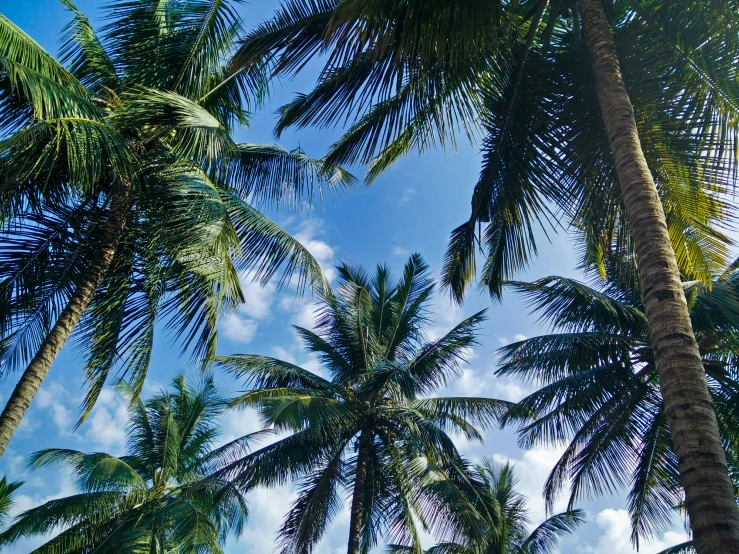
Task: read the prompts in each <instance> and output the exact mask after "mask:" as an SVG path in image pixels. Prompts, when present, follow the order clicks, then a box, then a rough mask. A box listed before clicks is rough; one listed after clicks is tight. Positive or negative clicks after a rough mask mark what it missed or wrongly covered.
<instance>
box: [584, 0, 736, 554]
mask: <svg viewBox="0 0 739 554" xmlns="http://www.w3.org/2000/svg"><path fill="white" fill-rule="evenodd" d="M578 8H579V12H580V19H581V21H582V24H583V29H584V36H585V42H586V44H587V47H588V51H589V53H590V59H591V63H592V67H593V74H594V79H595V87H596V92H597V94H598V101H599V103H600V108H601V112H602V115H603V120H604V122H605V126H606V130H607V132H608V137H609V140H610V143H611V149H612V151H613V155H614V158H615V161H616V167H617V170H618V177H619V181H620V184H621V194H622V197H623V203H624V206H625V208H626V214H627V216H628V218H629V223H630V224H631V229H632V234H633V240H634V245H635V249H636V259H637V265H638V269H639V276H640V278H641V283H642V294H643V301H644V307H645V310H646V315H647V319H648V322H649V332H650V335H651V340H652V348H653V349H654V356H655V360H656V365H657V373H658V375H659V382H660V389H661V391H662V397H663V400H664V410H665V414H666V416H667V421H668V424H669V427H670V433H671V435H672V442H673V447H674V449H675V453H676V455H677V460H678V470H679V472H680V479H681V481H682V484H683V487H684V489H685V498H686V506H687V510H688V515H689V517H690V523H691V527H692V530H693V539H694V543H695V548H696V550H697V551H698V553H699V554H709V553H710V554H717V553H719V552H721V553H722V554H730V553H739V510H738V509H737V505H736V502H735V498H734V490H733V487H732V484H731V480H730V479H729V474H728V470H727V465H726V456H725V454H724V450H723V447H722V445H721V440H720V437H719V430H718V424H717V422H716V414H715V411H714V408H713V403H712V401H711V397H710V395H709V392H708V384H707V381H706V376H705V372H704V370H703V365H702V363H701V358H700V354H699V351H698V345H697V343H696V341H695V335H694V334H693V329H692V326H691V324H690V316H689V313H688V307H687V303H686V301H685V295H684V293H683V289H682V285H681V282H680V273H679V271H678V267H677V263H676V261H675V252H674V250H673V249H672V245H671V243H670V237H669V235H668V233H667V224H666V221H665V214H664V210H663V209H662V204H661V202H660V199H659V196H658V195H657V190H656V187H655V184H654V180H653V179H652V175H651V173H650V171H649V168H648V166H647V162H646V159H645V158H644V153H643V151H642V148H641V143H640V141H639V136H638V133H637V128H636V119H635V117H634V109H633V106H632V105H631V100H630V98H629V95H628V92H627V90H626V86H625V84H624V81H623V78H622V76H621V69H620V66H619V60H618V54H617V52H616V47H615V44H614V41H613V36H612V34H611V29H610V26H609V24H608V20H607V19H606V16H605V12H604V10H603V5H602V3H601V0H578Z"/></svg>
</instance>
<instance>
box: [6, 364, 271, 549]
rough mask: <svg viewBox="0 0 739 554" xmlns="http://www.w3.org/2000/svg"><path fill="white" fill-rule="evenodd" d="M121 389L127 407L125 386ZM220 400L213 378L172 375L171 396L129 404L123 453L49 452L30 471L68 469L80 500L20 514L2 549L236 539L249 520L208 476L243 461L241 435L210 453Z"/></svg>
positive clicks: (210, 544) (229, 491) (222, 484)
mask: <svg viewBox="0 0 739 554" xmlns="http://www.w3.org/2000/svg"><path fill="white" fill-rule="evenodd" d="M120 391H121V393H122V394H123V395H124V397H125V398H126V400H129V401H130V400H131V396H132V393H133V391H132V390H131V388H130V387H128V386H126V385H121V386H120ZM226 405H227V403H226V398H225V397H224V396H223V395H222V394H221V392H220V391H219V390H218V389H217V388H216V386H215V385H214V383H213V379H212V377H207V378H204V379H203V380H202V382H201V383H199V384H198V385H196V386H195V385H188V384H186V382H185V379H184V377H182V376H179V377H176V378H175V379H174V381H173V383H172V389H171V391H161V392H160V393H159V394H157V395H155V396H153V397H151V398H150V399H149V400H147V401H146V402H144V401H142V400H135V401H131V404H130V406H129V409H128V411H129V420H130V424H129V428H128V432H127V435H128V440H127V445H126V454H125V455H124V456H120V457H117V456H112V455H110V454H105V453H102V452H94V453H83V452H78V451H74V450H65V449H49V450H42V451H40V452H36V453H35V454H33V455H32V456H31V458H30V461H29V463H30V465H31V467H32V468H34V469H37V468H40V467H52V468H66V469H68V470H70V471H71V472H72V475H73V476H74V478H75V483H76V486H77V488H78V489H79V493H78V494H75V495H73V496H68V497H66V498H60V499H57V500H51V501H49V502H47V503H45V504H43V505H41V506H38V507H36V508H32V509H30V510H27V511H26V512H23V513H22V514H20V515H19V516H18V517H17V518H16V520H15V521H14V523H13V524H12V525H11V526H10V527H9V528H8V529H6V530H5V531H4V532H3V533H2V534H0V544H6V545H7V544H12V543H13V542H15V541H17V540H19V539H21V538H24V537H31V536H38V535H44V534H48V533H55V536H54V537H53V538H51V539H50V540H48V541H47V542H46V543H45V544H44V545H42V546H40V547H39V548H38V549H37V550H35V551H34V552H37V553H39V554H41V553H49V554H52V553H54V554H61V553H65V552H67V553H70V554H71V553H78V552H93V551H95V552H113V551H115V552H147V553H152V554H154V553H161V554H165V553H167V554H168V553H171V552H173V553H182V554H185V553H191V552H204V553H214V554H215V553H218V554H220V553H221V552H222V551H221V546H222V545H223V543H224V541H225V540H226V538H227V537H228V536H230V535H237V536H238V535H239V534H240V533H241V530H242V529H243V526H244V523H245V521H246V517H247V515H248V512H247V505H246V501H245V499H244V497H243V495H242V493H241V492H239V490H238V489H237V488H236V487H234V486H233V485H232V484H230V483H228V482H226V481H223V480H219V479H216V478H212V477H211V478H209V479H207V480H204V479H205V478H206V477H210V475H211V474H212V473H213V472H214V471H216V470H218V469H220V468H221V467H222V466H224V465H225V464H226V463H227V461H228V460H231V459H233V458H232V457H233V456H236V455H243V454H244V453H245V452H246V450H247V446H248V443H250V442H251V441H252V440H253V439H256V438H258V437H255V436H247V437H243V438H241V439H238V440H237V441H234V442H231V443H227V444H225V445H223V446H220V447H218V448H215V441H216V439H217V438H218V435H219V427H220V419H219V416H220V414H221V413H222V412H223V411H224V409H225V408H226Z"/></svg>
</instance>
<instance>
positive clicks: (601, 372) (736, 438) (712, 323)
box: [498, 266, 739, 547]
mask: <svg viewBox="0 0 739 554" xmlns="http://www.w3.org/2000/svg"><path fill="white" fill-rule="evenodd" d="M630 281H634V280H633V279H629V278H624V279H617V278H613V279H611V281H609V283H608V284H607V285H606V286H605V287H599V288H592V287H589V286H587V285H584V284H582V283H579V282H577V281H573V280H571V279H565V278H562V277H548V278H545V279H542V280H540V281H537V282H535V283H531V284H525V283H516V284H515V285H514V286H515V288H516V289H517V290H518V291H519V292H520V293H522V294H523V295H524V296H525V297H526V298H527V299H528V300H529V302H530V305H531V306H533V308H534V310H535V311H536V312H538V313H539V314H540V315H541V316H542V317H543V318H544V319H547V320H549V321H551V323H552V326H553V328H554V331H556V332H554V333H552V334H549V335H544V336H540V337H534V338H531V339H527V340H525V341H521V342H518V343H515V344H511V345H508V346H506V347H504V348H502V349H501V350H500V353H501V367H500V369H499V370H498V373H499V374H500V375H506V376H516V377H518V378H521V379H523V380H525V381H526V382H529V383H536V384H537V386H540V388H539V390H537V391H536V392H534V393H532V394H530V395H529V396H527V397H526V398H524V399H523V400H521V401H520V402H519V403H518V404H517V405H516V407H514V408H513V409H512V410H511V411H510V412H509V413H508V414H506V416H505V417H504V420H505V421H507V422H508V423H512V424H518V425H520V426H521V431H520V433H521V435H520V436H521V439H520V440H521V444H522V445H523V446H525V447H529V446H533V445H540V444H551V443H558V444H562V443H563V442H564V443H565V444H568V446H567V448H566V450H565V452H564V454H563V455H562V457H561V458H560V459H559V461H558V462H557V464H556V465H555V467H554V469H553V470H552V473H551V474H550V476H549V478H548V480H547V482H546V485H545V497H546V499H547V503H548V504H549V506H551V505H552V504H553V502H554V500H555V499H556V497H557V496H558V493H560V492H561V490H562V489H563V488H564V487H566V486H568V485H569V487H570V504H571V505H572V504H573V503H575V502H577V501H579V500H580V499H582V498H586V497H592V496H598V495H602V494H604V493H610V492H617V491H619V490H620V489H622V488H623V487H628V490H629V493H628V509H629V513H630V515H631V523H632V541H633V543H634V544H635V546H637V547H638V546H639V544H640V541H641V540H642V539H645V538H646V539H648V538H649V535H650V534H652V533H656V532H660V531H664V530H666V529H667V528H669V526H670V525H671V523H672V520H673V516H674V510H675V508H677V507H679V506H683V502H684V488H683V486H682V484H681V479H680V474H679V471H678V458H677V453H676V451H675V448H674V445H673V440H672V438H671V435H670V429H669V426H668V421H667V416H666V410H665V403H664V400H663V397H662V393H661V390H660V387H659V384H658V379H657V369H656V367H655V356H654V352H653V350H652V349H651V348H650V337H649V327H648V325H647V320H646V316H645V314H644V308H643V304H642V301H641V291H640V290H639V289H638V287H634V286H633V284H632V283H631V282H630ZM684 287H685V291H686V295H687V297H688V299H689V305H690V315H691V320H692V326H693V329H694V330H695V333H696V338H697V340H698V345H699V347H700V352H701V358H702V362H703V368H704V372H705V374H706V376H707V379H708V383H709V391H710V394H711V400H712V402H713V405H714V406H715V409H716V415H717V416H718V424H719V430H720V433H721V439H722V443H723V446H724V448H725V449H726V454H727V457H728V461H729V468H730V473H731V475H732V481H733V482H735V483H736V482H739V481H738V480H739V434H738V433H737V429H739V426H738V425H737V424H738V423H739V404H738V401H739V380H737V376H739V369H738V368H739V366H738V365H737V362H738V361H739V357H738V356H739V270H737V269H736V268H735V266H732V267H731V268H730V269H729V270H727V271H726V272H725V273H724V274H722V275H720V276H718V277H717V278H716V279H715V281H714V283H713V286H712V288H711V289H710V290H709V289H708V288H706V287H705V286H704V285H703V284H701V283H700V282H696V281H692V282H686V283H684Z"/></svg>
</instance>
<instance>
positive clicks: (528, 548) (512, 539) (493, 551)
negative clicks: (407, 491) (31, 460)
mask: <svg viewBox="0 0 739 554" xmlns="http://www.w3.org/2000/svg"><path fill="white" fill-rule="evenodd" d="M475 471H476V473H477V475H478V476H479V477H478V478H479V480H480V485H478V486H482V488H483V490H482V492H481V494H480V495H479V497H478V498H480V499H482V500H483V501H484V502H487V503H488V504H489V505H490V507H489V508H488V509H487V510H486V512H487V513H490V514H493V520H492V521H490V522H489V528H488V532H487V533H486V535H485V537H484V538H483V539H482V541H479V540H470V541H468V542H467V543H465V544H460V543H442V544H438V545H436V546H433V547H431V548H429V549H428V550H426V551H425V554H548V553H550V552H554V551H555V549H556V548H557V544H558V542H559V539H560V538H561V537H562V536H563V535H566V534H568V533H572V532H573V531H574V530H575V528H576V527H577V526H578V525H579V524H580V523H582V522H583V521H584V515H583V513H582V512H581V511H580V510H572V511H570V512H565V513H561V514H556V515H553V516H552V517H549V518H547V519H546V520H545V521H544V522H542V523H541V524H540V525H538V526H537V527H536V528H534V529H533V530H532V529H531V527H530V521H529V514H528V509H527V507H526V497H524V496H523V495H521V494H520V493H518V492H517V491H516V485H517V484H518V478H517V477H516V475H515V471H514V468H513V467H512V466H511V465H509V464H504V465H501V464H498V463H496V462H495V461H493V460H491V459H487V460H485V461H484V462H483V463H482V464H480V465H478V466H477V467H476V468H475ZM388 553H389V554H416V551H415V550H414V549H413V548H412V547H408V546H399V545H391V546H390V547H389V548H388Z"/></svg>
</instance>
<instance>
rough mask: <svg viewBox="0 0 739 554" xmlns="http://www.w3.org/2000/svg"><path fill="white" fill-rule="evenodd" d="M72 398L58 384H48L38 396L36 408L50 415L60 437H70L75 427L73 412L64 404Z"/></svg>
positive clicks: (40, 390)
mask: <svg viewBox="0 0 739 554" xmlns="http://www.w3.org/2000/svg"><path fill="white" fill-rule="evenodd" d="M69 398H70V396H69V394H68V393H67V391H66V390H65V389H64V387H63V386H62V385H60V384H59V383H56V382H53V381H52V382H47V383H45V384H44V386H43V387H41V389H39V391H38V393H37V394H36V398H35V399H34V400H35V403H36V407H38V408H41V409H42V410H45V411H47V412H48V413H49V415H50V416H51V419H52V421H53V422H54V424H55V425H56V427H57V430H58V431H59V436H69V435H70V434H71V432H72V428H73V427H74V422H73V416H72V412H71V410H70V409H69V408H68V407H67V406H66V405H65V404H64V403H63V401H64V400H68V399H69Z"/></svg>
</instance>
